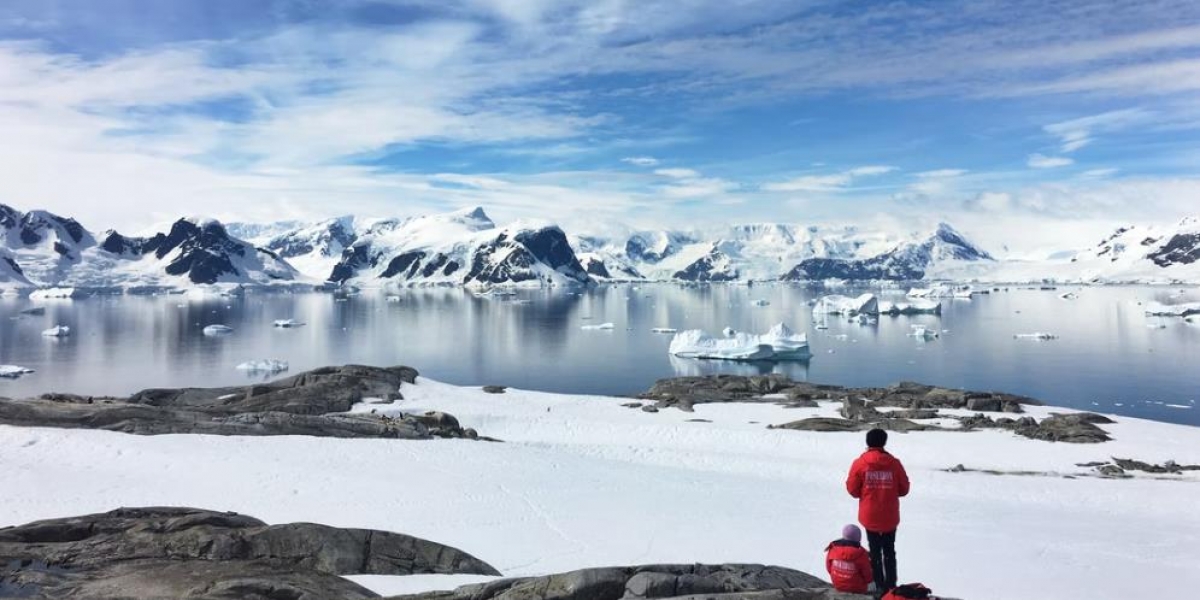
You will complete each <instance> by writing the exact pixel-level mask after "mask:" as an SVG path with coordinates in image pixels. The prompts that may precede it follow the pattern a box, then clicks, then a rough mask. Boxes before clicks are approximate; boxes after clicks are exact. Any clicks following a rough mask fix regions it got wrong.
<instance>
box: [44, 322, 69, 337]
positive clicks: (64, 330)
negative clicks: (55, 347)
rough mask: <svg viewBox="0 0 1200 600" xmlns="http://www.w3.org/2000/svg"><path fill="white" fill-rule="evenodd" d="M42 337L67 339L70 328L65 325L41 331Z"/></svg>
mask: <svg viewBox="0 0 1200 600" xmlns="http://www.w3.org/2000/svg"><path fill="white" fill-rule="evenodd" d="M42 335H44V336H46V337H67V336H69V335H71V328H70V327H67V326H66V325H55V326H54V327H51V328H50V329H47V330H45V331H43V332H42Z"/></svg>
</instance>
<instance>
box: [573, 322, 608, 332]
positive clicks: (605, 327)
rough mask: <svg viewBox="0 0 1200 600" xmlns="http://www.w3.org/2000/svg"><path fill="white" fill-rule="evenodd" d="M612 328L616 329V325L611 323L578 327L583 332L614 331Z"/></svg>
mask: <svg viewBox="0 0 1200 600" xmlns="http://www.w3.org/2000/svg"><path fill="white" fill-rule="evenodd" d="M614 328H616V325H613V324H612V323H601V324H599V325H584V326H583V327H580V329H582V330H584V331H608V330H610V329H614Z"/></svg>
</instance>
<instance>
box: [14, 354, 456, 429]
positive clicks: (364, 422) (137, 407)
mask: <svg viewBox="0 0 1200 600" xmlns="http://www.w3.org/2000/svg"><path fill="white" fill-rule="evenodd" d="M416 376H417V371H416V370H415V369H411V368H409V367H391V368H379V367H366V366H357V365H348V366H343V367H325V368H322V369H315V370H313V371H308V372H306V373H301V374H299V375H295V376H293V377H288V378H285V379H281V380H279V381H274V382H271V383H267V384H258V385H250V386H244V387H232V388H184V389H150V390H144V391H141V392H138V393H136V394H134V395H132V396H130V397H128V398H88V397H82V396H74V395H68V394H46V395H43V396H42V397H40V398H37V399H32V400H21V401H14V400H7V399H2V398H0V423H2V424H6V425H19V426H26V427H64V428H83V429H103V430H108V431H120V432H124V433H133V434H139V435H159V434H168V433H206V434H215V435H312V436H322V437H379V438H399V439H429V438H432V437H467V431H466V430H464V429H462V428H461V427H459V425H458V421H457V420H456V419H454V418H453V417H451V416H450V415H444V414H441V413H438V415H440V416H431V415H420V416H414V415H402V416H400V417H395V418H392V417H384V416H377V415H374V414H344V413H345V412H346V411H348V410H350V408H351V407H353V406H354V405H355V404H358V403H359V402H362V401H363V400H365V399H367V398H382V399H384V400H389V401H390V400H395V399H398V398H400V387H401V385H402V384H405V383H408V384H411V383H413V382H414V381H415V380H416Z"/></svg>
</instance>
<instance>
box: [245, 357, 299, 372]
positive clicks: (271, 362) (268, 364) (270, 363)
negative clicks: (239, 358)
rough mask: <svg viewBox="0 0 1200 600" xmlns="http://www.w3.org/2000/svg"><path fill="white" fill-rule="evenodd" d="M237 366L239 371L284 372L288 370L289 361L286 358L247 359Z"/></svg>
mask: <svg viewBox="0 0 1200 600" xmlns="http://www.w3.org/2000/svg"><path fill="white" fill-rule="evenodd" d="M236 368H237V370H239V371H246V372H249V373H282V372H284V371H286V370H288V363H287V361H286V360H276V359H274V358H265V359H263V360H251V361H246V362H244V363H242V364H240V365H238V366H237V367H236Z"/></svg>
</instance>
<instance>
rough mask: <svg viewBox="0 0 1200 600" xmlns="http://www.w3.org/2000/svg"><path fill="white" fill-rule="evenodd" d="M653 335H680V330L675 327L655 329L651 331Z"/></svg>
mask: <svg viewBox="0 0 1200 600" xmlns="http://www.w3.org/2000/svg"><path fill="white" fill-rule="evenodd" d="M650 332H651V333H678V332H679V330H678V329H675V328H674V327H654V328H652V329H651V330H650Z"/></svg>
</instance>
